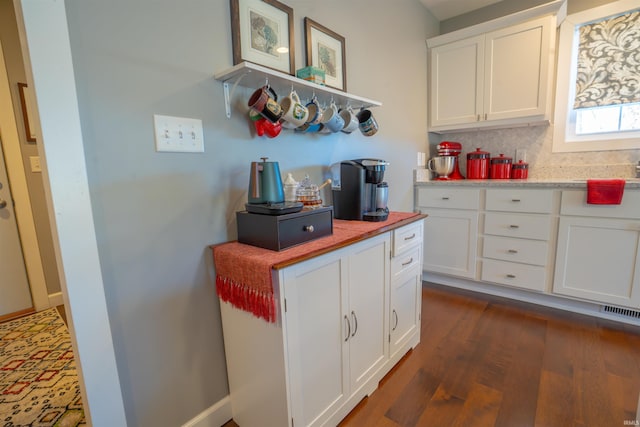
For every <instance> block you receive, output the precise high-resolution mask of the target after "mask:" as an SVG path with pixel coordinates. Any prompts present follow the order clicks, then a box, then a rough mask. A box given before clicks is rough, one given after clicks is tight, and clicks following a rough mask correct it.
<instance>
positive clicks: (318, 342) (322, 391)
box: [256, 251, 350, 426]
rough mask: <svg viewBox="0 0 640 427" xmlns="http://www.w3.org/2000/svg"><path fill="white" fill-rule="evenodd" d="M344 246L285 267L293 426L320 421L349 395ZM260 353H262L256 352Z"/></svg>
mask: <svg viewBox="0 0 640 427" xmlns="http://www.w3.org/2000/svg"><path fill="white" fill-rule="evenodd" d="M343 254H344V251H337V252H333V253H330V254H327V255H324V256H322V257H319V258H316V259H314V260H311V261H307V262H304V263H301V264H297V265H295V266H292V267H290V268H287V269H286V270H285V272H284V286H283V287H284V289H283V291H284V295H285V299H286V312H285V313H284V317H285V319H286V320H285V322H284V323H285V324H284V325H283V328H285V334H286V346H287V355H288V356H287V357H288V364H289V372H290V376H289V384H290V399H291V415H292V417H293V419H294V425H296V426H309V425H321V424H322V423H323V422H324V421H325V420H326V419H327V418H328V417H330V416H331V415H332V414H333V413H334V412H335V411H336V410H338V409H339V408H340V406H341V405H342V404H343V403H344V401H346V399H347V398H348V394H349V383H348V381H349V378H348V377H347V376H346V375H344V373H347V372H348V369H347V364H348V352H347V349H348V346H347V341H348V340H349V338H350V336H349V335H348V332H349V331H348V326H347V322H348V319H347V317H345V316H347V314H348V310H347V308H348V307H347V295H348V292H347V289H346V287H347V265H346V262H347V261H346V258H344V257H343V256H342V255H343ZM256 357H260V355H256Z"/></svg>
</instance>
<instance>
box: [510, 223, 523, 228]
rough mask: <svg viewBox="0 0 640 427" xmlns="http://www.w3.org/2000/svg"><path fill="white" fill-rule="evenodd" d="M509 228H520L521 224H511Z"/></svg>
mask: <svg viewBox="0 0 640 427" xmlns="http://www.w3.org/2000/svg"><path fill="white" fill-rule="evenodd" d="M509 228H520V226H519V225H516V224H511V225H510V226H509Z"/></svg>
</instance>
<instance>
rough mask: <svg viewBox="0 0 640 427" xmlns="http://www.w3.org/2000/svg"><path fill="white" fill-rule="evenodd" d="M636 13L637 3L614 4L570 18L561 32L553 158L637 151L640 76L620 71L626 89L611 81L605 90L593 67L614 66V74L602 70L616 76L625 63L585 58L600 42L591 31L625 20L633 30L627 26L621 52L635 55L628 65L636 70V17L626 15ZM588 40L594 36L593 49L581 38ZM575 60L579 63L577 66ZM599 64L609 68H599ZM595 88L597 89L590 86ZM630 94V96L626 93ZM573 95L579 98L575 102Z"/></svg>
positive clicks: (629, 0) (624, 0) (630, 0)
mask: <svg viewBox="0 0 640 427" xmlns="http://www.w3.org/2000/svg"><path fill="white" fill-rule="evenodd" d="M636 10H639V9H638V2H637V0H619V1H616V2H613V3H609V4H606V5H604V6H600V7H597V8H594V9H589V10H587V11H584V12H580V13H576V14H573V15H569V16H567V18H566V20H565V21H564V22H563V24H562V26H561V27H560V45H559V52H558V73H557V81H556V82H557V85H556V104H555V105H556V112H555V118H554V123H555V127H554V135H553V151H554V152H574V151H603V150H624V149H634V148H640V102H639V101H640V99H638V96H639V94H638V93H637V88H638V83H639V82H640V71H639V70H638V68H637V67H636V68H634V66H632V67H630V68H629V67H628V66H626V65H625V68H624V69H623V71H624V73H625V77H624V78H622V79H621V80H620V81H622V82H623V84H630V86H629V87H627V88H624V87H622V88H621V85H620V84H619V83H620V81H614V82H613V83H611V87H607V85H608V84H609V82H608V81H607V79H606V78H603V77H602V75H600V74H597V73H594V69H595V68H596V67H598V66H600V67H607V66H608V67H611V66H612V65H613V67H614V68H607V70H609V71H611V74H613V73H615V72H616V71H619V70H620V64H624V63H623V62H621V61H620V58H617V57H614V59H611V57H609V58H607V57H606V55H602V56H601V57H597V56H595V55H594V56H593V57H588V55H590V54H591V51H597V49H598V48H599V45H598V43H600V42H601V39H599V35H598V33H593V32H590V31H591V30H592V29H593V27H596V26H597V25H598V24H599V23H600V21H604V20H608V21H607V24H610V25H614V24H619V20H622V19H627V21H626V22H627V23H628V22H629V21H630V20H631V21H630V22H632V25H631V26H629V25H628V24H627V30H626V31H627V39H626V42H625V45H624V46H625V47H627V48H628V52H631V53H632V54H633V55H634V58H633V59H632V60H631V63H632V65H633V64H634V63H635V64H637V51H638V47H637V46H636V45H635V44H637V43H638V40H640V37H639V34H640V29H639V28H640V18H638V15H640V14H639V13H633V14H631V15H630V14H629V12H630V11H636ZM625 14H626V16H625V17H621V15H625ZM610 18H614V19H610ZM581 28H582V29H583V30H584V31H585V34H587V36H585V35H583V37H582V44H581V43H580V39H581V36H580V29H581ZM616 28H620V26H619V25H618V27H616ZM628 28H631V30H629V29H628ZM595 29H597V28H595ZM591 34H596V36H595V37H594V40H595V41H593V42H592V43H593V45H591V46H589V42H590V40H586V41H585V38H588V37H591ZM632 45H633V46H632ZM596 54H597V52H596ZM578 55H581V58H582V61H580V63H579V61H578ZM614 55H615V54H614ZM585 57H587V60H585ZM602 61H609V62H608V63H605V64H604V65H603V63H602ZM607 64H608V65H607ZM603 69H604V68H603ZM616 69H617V70H616ZM594 76H595V77H597V78H594ZM629 76H630V77H631V78H630V79H629ZM612 80H614V78H612ZM576 81H578V84H576ZM594 82H596V84H593V83H594ZM629 82H630V83H629ZM589 85H591V86H589ZM577 88H578V89H577ZM629 88H630V89H631V90H628V89H629ZM577 90H579V91H580V92H579V94H578V96H577V97H576V91H577ZM634 90H635V93H634ZM630 92H631V94H630V95H629V93H630ZM629 101H631V102H629Z"/></svg>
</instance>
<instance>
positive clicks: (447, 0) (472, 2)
mask: <svg viewBox="0 0 640 427" xmlns="http://www.w3.org/2000/svg"><path fill="white" fill-rule="evenodd" d="M420 1H421V2H422V4H424V5H425V6H426V7H427V9H429V10H430V11H431V13H432V14H433V16H435V17H436V19H437V20H438V21H444V20H445V19H449V18H453V17H454V16H458V15H462V14H465V13H467V12H471V11H473V10H476V9H480V8H483V7H485V6H489V5H491V4H494V3H498V2H500V1H501V0H420Z"/></svg>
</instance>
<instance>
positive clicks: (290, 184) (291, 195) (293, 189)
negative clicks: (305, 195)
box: [284, 173, 299, 202]
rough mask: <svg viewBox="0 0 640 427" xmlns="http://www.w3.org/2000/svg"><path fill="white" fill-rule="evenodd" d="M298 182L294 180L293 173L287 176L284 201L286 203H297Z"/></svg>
mask: <svg viewBox="0 0 640 427" xmlns="http://www.w3.org/2000/svg"><path fill="white" fill-rule="evenodd" d="M298 185H299V184H298V182H297V181H296V180H295V179H294V178H293V175H291V173H288V174H287V178H286V179H285V180H284V201H285V202H297V201H298Z"/></svg>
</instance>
